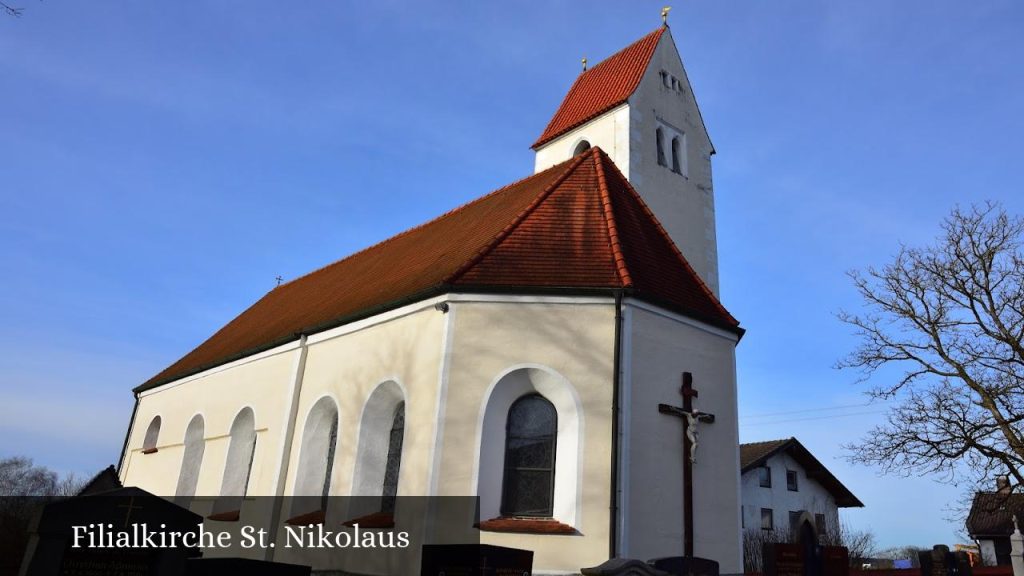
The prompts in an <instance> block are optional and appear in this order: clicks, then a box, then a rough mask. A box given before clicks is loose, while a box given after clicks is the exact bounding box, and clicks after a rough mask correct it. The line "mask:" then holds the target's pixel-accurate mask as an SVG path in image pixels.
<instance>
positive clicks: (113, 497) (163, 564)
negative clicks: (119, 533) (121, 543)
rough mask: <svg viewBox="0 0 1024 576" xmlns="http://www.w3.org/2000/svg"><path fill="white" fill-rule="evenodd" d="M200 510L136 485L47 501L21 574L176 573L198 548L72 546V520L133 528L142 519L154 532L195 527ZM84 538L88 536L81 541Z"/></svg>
mask: <svg viewBox="0 0 1024 576" xmlns="http://www.w3.org/2000/svg"><path fill="white" fill-rule="evenodd" d="M201 522H202V518H201V517H200V516H199V515H198V514H193V513H192V512H189V511H188V510H185V509H184V508H181V507H179V506H176V505H174V504H172V503H171V502H168V501H167V500H164V499H163V498H160V497H159V496H154V495H152V494H150V493H149V492H146V491H145V490H141V489H139V488H120V489H116V490H111V491H108V492H102V493H99V494H93V495H88V496H79V497H75V498H68V499H66V500H61V501H58V502H53V503H50V504H47V505H46V506H45V507H44V508H43V509H42V511H41V513H40V515H39V517H38V518H37V520H36V522H35V524H34V526H33V527H32V528H31V529H30V531H31V534H30V538H29V545H28V549H27V550H26V551H25V556H24V561H23V566H22V573H23V574H25V576H92V575H99V574H104V575H109V576H137V575H138V576H142V575H154V576H165V575H174V576H177V575H180V574H184V573H185V561H186V560H187V559H188V558H192V557H196V556H199V549H198V548H184V547H178V548H162V549H124V548H100V547H89V546H81V547H78V548H75V547H73V544H74V537H73V536H74V533H73V528H74V527H75V526H86V527H87V526H89V525H90V524H92V525H103V526H104V527H111V529H112V530H132V529H133V528H132V525H145V526H146V527H147V529H148V530H149V531H150V532H152V533H156V534H160V533H165V532H185V531H192V530H195V528H196V525H197V524H200V523H201ZM80 544H87V542H80Z"/></svg>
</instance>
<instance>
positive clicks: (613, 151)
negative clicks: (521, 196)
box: [534, 104, 630, 174]
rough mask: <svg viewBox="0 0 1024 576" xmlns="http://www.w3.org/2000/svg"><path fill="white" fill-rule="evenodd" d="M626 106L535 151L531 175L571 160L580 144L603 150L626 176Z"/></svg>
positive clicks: (627, 153) (628, 118) (628, 128)
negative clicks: (585, 142)
mask: <svg viewBox="0 0 1024 576" xmlns="http://www.w3.org/2000/svg"><path fill="white" fill-rule="evenodd" d="M629 121H630V117H629V106H628V105H627V104H622V105H621V106H618V107H616V108H614V109H612V110H609V111H608V112H605V113H604V114H602V115H600V116H598V117H597V118H594V119H593V120H591V121H590V122H587V123H586V124H584V125H582V126H579V127H577V128H574V129H572V130H570V131H568V132H566V133H565V134H563V135H561V136H559V137H558V138H555V139H554V140H552V141H551V142H548V143H547V144H544V145H543V146H541V147H540V148H538V149H537V154H536V156H535V157H534V173H537V172H540V171H542V170H546V169H547V168H550V167H552V166H554V165H555V164H558V163H559V162H564V161H566V160H568V159H569V158H572V157H573V152H574V151H575V150H576V147H577V146H578V145H579V143H580V142H581V141H583V140H586V141H587V142H589V143H590V145H591V146H596V147H599V148H601V150H604V152H605V154H607V155H608V156H609V157H610V158H611V159H612V161H613V162H615V165H616V166H618V167H619V170H621V171H622V173H623V174H629V149H630V148H629V144H630V142H629V138H630V122H629Z"/></svg>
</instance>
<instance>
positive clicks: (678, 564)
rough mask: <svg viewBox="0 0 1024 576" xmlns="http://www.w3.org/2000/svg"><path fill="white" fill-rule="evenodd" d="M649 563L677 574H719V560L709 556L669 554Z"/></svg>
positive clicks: (710, 575)
mask: <svg viewBox="0 0 1024 576" xmlns="http://www.w3.org/2000/svg"><path fill="white" fill-rule="evenodd" d="M647 563H648V564H650V565H651V566H654V567H655V568H657V569H658V570H661V571H662V572H667V573H669V574H675V575H676V576H718V562H715V561H714V560H708V559H707V558H698V557H696V556H694V557H686V556H668V557H665V558H655V559H653V560H648V561H647Z"/></svg>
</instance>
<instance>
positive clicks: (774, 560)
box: [761, 543, 805, 576]
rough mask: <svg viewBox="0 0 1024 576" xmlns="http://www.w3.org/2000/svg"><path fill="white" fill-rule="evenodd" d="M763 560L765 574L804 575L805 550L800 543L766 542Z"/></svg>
mask: <svg viewBox="0 0 1024 576" xmlns="http://www.w3.org/2000/svg"><path fill="white" fill-rule="evenodd" d="M761 560H762V562H763V566H764V576H804V570H805V561H804V551H803V547H801V546H800V544H781V543H777V544H771V543H765V545H764V546H763V547H762V549H761Z"/></svg>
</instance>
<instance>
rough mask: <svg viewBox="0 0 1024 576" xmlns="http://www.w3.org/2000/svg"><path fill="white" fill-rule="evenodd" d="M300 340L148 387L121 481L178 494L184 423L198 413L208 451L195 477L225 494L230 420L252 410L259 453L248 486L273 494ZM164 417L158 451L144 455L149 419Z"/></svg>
mask: <svg viewBox="0 0 1024 576" xmlns="http://www.w3.org/2000/svg"><path fill="white" fill-rule="evenodd" d="M295 354H297V351H296V350H295V349H294V347H290V348H284V349H283V351H279V352H277V353H274V354H266V355H262V356H260V357H258V358H256V359H250V360H247V361H244V362H236V363H233V364H232V365H231V367H230V368H226V369H219V370H210V371H207V372H204V373H202V374H199V375H196V376H193V377H188V378H184V379H182V380H179V381H177V382H172V383H170V384H168V385H165V386H161V387H159V388H156V389H153V390H150V391H147V392H143V393H142V394H141V396H140V398H139V405H138V411H137V413H136V417H135V422H134V425H133V428H132V430H131V434H130V437H129V441H128V448H127V451H126V454H125V462H124V464H123V465H122V468H121V480H122V482H124V483H125V485H129V486H138V487H140V488H143V489H145V490H149V491H150V492H153V493H155V494H159V495H164V496H173V495H174V492H175V489H176V486H177V479H178V475H179V471H180V469H181V464H182V457H183V452H184V442H185V429H186V427H187V426H188V424H189V422H190V421H191V420H192V418H193V416H195V415H196V414H201V415H202V416H203V420H204V434H203V435H204V442H205V446H204V452H203V461H202V465H201V467H200V470H199V477H198V479H197V484H196V495H197V496H199V497H207V496H219V495H220V489H221V486H222V481H223V477H224V467H225V463H226V461H227V456H228V446H229V445H230V433H231V425H232V423H233V421H234V418H235V416H236V415H237V414H238V413H239V411H240V410H241V409H242V408H244V407H246V406H248V407H250V408H251V409H252V411H253V416H254V421H255V424H254V425H255V429H256V436H257V454H256V457H255V458H254V460H253V468H252V474H251V476H250V478H249V491H250V492H251V493H254V494H269V493H271V491H272V489H273V488H272V487H273V483H274V479H275V475H276V472H277V467H276V466H275V465H273V462H272V460H273V458H272V457H270V456H271V455H272V454H273V453H274V452H277V453H279V452H280V450H281V441H282V435H281V430H282V428H283V424H284V413H283V410H282V408H281V407H282V406H284V405H286V404H287V398H286V388H287V386H286V385H285V384H286V383H287V382H288V378H289V376H290V372H291V368H292V364H293V362H294V355H295ZM156 415H160V417H161V427H160V435H159V438H158V440H157V452H154V453H151V454H143V453H142V450H143V441H144V436H145V431H146V428H147V426H148V425H149V422H150V421H151V420H152V418H153V417H154V416H156Z"/></svg>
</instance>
